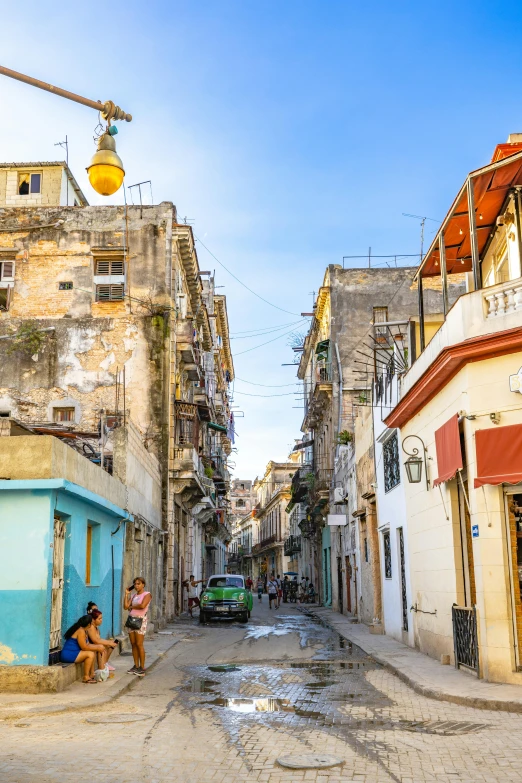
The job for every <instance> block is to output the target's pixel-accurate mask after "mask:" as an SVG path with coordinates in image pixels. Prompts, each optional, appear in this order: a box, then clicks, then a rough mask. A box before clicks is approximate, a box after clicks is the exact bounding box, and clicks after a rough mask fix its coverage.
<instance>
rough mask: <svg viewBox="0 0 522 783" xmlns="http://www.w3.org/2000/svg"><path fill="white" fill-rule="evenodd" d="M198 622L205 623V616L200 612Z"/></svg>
mask: <svg viewBox="0 0 522 783" xmlns="http://www.w3.org/2000/svg"><path fill="white" fill-rule="evenodd" d="M199 622H200V623H206V622H207V615H206V614H205V612H202V611H200V612H199Z"/></svg>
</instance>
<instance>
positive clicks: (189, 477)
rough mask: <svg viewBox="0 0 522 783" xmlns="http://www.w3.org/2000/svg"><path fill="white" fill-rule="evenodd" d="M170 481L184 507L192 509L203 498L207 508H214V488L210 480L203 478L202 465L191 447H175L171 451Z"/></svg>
mask: <svg viewBox="0 0 522 783" xmlns="http://www.w3.org/2000/svg"><path fill="white" fill-rule="evenodd" d="M170 476H171V479H173V483H174V492H175V494H179V495H180V498H181V500H182V502H183V503H185V505H188V506H189V507H190V508H193V507H194V506H195V505H197V504H200V503H201V501H202V499H203V498H208V501H207V504H206V505H207V506H209V507H210V508H213V507H214V502H215V496H216V488H215V486H214V482H213V481H212V479H209V478H208V477H207V476H205V472H204V467H203V463H202V461H201V459H200V457H199V456H198V453H197V451H196V449H195V448H194V446H192V445H181V446H175V447H174V449H173V451H172V460H171V470H170Z"/></svg>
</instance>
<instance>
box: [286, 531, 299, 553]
mask: <svg viewBox="0 0 522 783" xmlns="http://www.w3.org/2000/svg"><path fill="white" fill-rule="evenodd" d="M300 551H301V536H289V537H288V538H287V539H286V540H285V547H284V552H285V555H286V556H287V557H292V556H293V555H296V554H298V553H299V552H300Z"/></svg>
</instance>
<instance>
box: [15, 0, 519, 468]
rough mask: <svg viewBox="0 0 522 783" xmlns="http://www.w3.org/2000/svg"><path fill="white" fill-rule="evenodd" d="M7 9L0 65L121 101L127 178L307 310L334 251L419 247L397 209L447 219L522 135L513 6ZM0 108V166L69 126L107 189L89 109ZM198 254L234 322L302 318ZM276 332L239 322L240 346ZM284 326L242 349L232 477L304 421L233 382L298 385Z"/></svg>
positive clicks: (26, 104)
mask: <svg viewBox="0 0 522 783" xmlns="http://www.w3.org/2000/svg"><path fill="white" fill-rule="evenodd" d="M2 20H3V23H2V25H1V27H0V52H1V61H2V64H4V65H7V66H8V67H11V68H14V69H15V70H20V71H23V72H25V73H29V74H31V75H33V76H36V77H39V78H42V79H44V80H47V81H49V82H52V83H54V84H57V85H59V86H62V87H65V88H68V89H70V90H72V91H75V92H78V93H80V94H83V95H86V96H88V97H92V98H94V99H98V98H99V99H101V100H106V99H108V98H111V99H112V100H114V101H115V102H116V103H118V104H119V105H120V106H122V107H123V108H124V109H125V110H126V111H129V112H131V113H132V114H133V115H134V120H133V122H132V123H131V124H124V125H122V124H121V123H120V133H119V135H118V150H119V152H120V154H121V156H122V158H123V160H124V163H125V165H126V170H127V178H126V182H127V184H129V185H130V184H132V183H134V182H138V181H140V180H146V179H151V180H152V186H153V195H154V201H155V202H159V201H163V200H169V201H174V203H175V204H176V205H177V207H178V211H179V215H180V216H181V217H184V216H187V217H188V218H190V219H191V221H192V225H193V227H194V230H195V233H196V235H197V236H199V237H200V239H201V240H202V241H203V242H204V243H205V244H206V245H207V246H208V247H209V249H210V250H211V251H212V252H213V253H214V254H215V255H216V256H217V258H219V259H220V260H222V261H223V263H224V264H225V265H226V266H227V267H229V269H231V270H232V271H233V272H234V273H235V274H236V275H237V276H238V277H240V278H241V279H242V280H243V281H244V282H245V283H247V284H248V285H249V286H250V287H251V288H253V289H254V290H256V291H257V292H258V293H259V294H260V295H261V296H263V297H265V298H266V299H268V300H270V301H271V302H273V303H274V304H275V305H277V306H278V307H280V308H282V309H283V310H288V311H290V312H291V313H298V314H299V313H301V312H302V311H308V310H310V308H311V304H312V297H311V296H310V292H311V291H313V290H315V291H317V288H318V287H319V285H320V284H321V281H322V278H323V274H324V270H325V268H326V266H327V265H328V264H330V263H341V262H342V256H343V255H353V254H359V253H360V254H364V253H366V252H367V249H368V247H369V246H371V247H372V252H373V253H376V254H377V253H381V254H388V253H389V254H395V253H397V254H401V253H415V252H417V250H418V246H419V227H418V224H417V222H416V221H414V220H410V219H407V218H404V217H402V212H410V213H415V214H419V215H421V214H424V215H428V216H430V217H433V218H439V219H440V218H442V217H443V216H444V214H445V212H446V211H447V209H448V207H449V205H450V202H451V200H452V199H453V196H454V195H455V192H456V190H457V188H458V187H459V186H460V184H461V183H462V181H463V179H464V177H465V176H466V174H467V172H468V171H469V170H471V169H473V168H477V167H478V166H480V165H482V164H484V163H486V162H487V161H488V160H489V158H490V157H491V153H492V151H493V148H494V146H495V144H496V143H498V142H500V141H505V140H506V138H507V135H508V134H509V133H511V132H518V131H522V116H521V114H522V104H521V102H520V100H519V97H518V91H517V84H519V83H520V80H521V74H520V71H521V69H522V63H521V61H520V48H521V44H522V33H521V22H522V8H517V7H516V5H512V6H510V9H509V14H508V17H506V14H505V11H504V10H503V9H502V7H501V6H499V4H498V3H493V2H476V1H475V2H460V3H455V2H444V1H443V2H438V3H427V2H416V3H414V2H409V3H408V2H394V3H389V2H383V1H382V0H376V1H375V2H373V3H371V4H362V3H356V2H351V1H350V0H345V1H344V2H340V1H339V0H323V2H319V0H313V1H312V0H279V1H278V2H275V1H274V0H262V1H261V2H256V3H254V2H253V1H251V0H230V1H228V2H225V1H224V0H223V1H222V0H200V1H199V2H198V3H189V2H177V1H176V0H171V2H155V0H150V2H148V3H146V4H144V3H138V2H132V1H131V2H125V3H124V2H118V1H115V2H112V3H110V4H106V5H100V4H96V5H95V6H94V5H92V4H83V3H82V4H80V3H71V4H69V5H68V6H67V8H65V7H64V6H63V5H62V4H58V3H49V2H42V1H40V2H33V1H32V0H25V2H24V3H23V4H22V3H20V4H18V6H15V4H7V3H2ZM0 106H1V109H2V122H1V123H0V150H1V152H0V158H1V159H2V160H6V161H15V160H51V159H57V158H58V159H60V158H61V157H62V155H61V151H60V149H59V148H55V147H54V146H53V144H54V143H55V142H57V141H60V140H61V139H62V138H64V136H65V134H67V135H68V137H69V141H70V165H71V168H72V169H73V172H74V173H75V175H76V177H77V179H78V180H79V181H80V184H81V185H82V187H84V189H85V192H86V194H87V195H88V198H89V200H90V201H91V203H93V204H94V203H106V202H105V201H103V200H102V199H101V198H100V197H96V196H95V194H94V193H93V192H92V190H91V189H90V188H89V186H88V184H87V181H86V176H85V166H86V165H87V161H88V160H89V158H90V156H91V155H92V152H93V149H94V147H93V142H92V135H93V129H94V125H95V124H96V115H95V113H94V112H93V111H91V110H90V109H87V108H84V107H82V106H78V105H76V104H73V103H70V102H68V101H64V100H62V99H59V98H56V97H54V96H52V95H49V94H47V93H44V92H40V91H38V90H35V89H34V88H31V87H28V86H25V85H22V84H19V83H17V82H13V81H10V80H8V79H5V78H4V77H0ZM113 200H114V201H115V202H117V203H119V201H120V200H121V195H120V196H118V197H114V199H113ZM428 226H429V228H428V231H433V230H434V229H435V223H432V224H428ZM429 239H430V234H428V240H429ZM199 258H200V265H201V268H203V269H214V268H215V269H216V273H217V274H216V276H217V284H218V285H224V286H225V287H224V288H223V289H220V290H221V291H222V292H223V293H226V295H227V298H228V308H229V317H230V327H231V332H232V334H233V335H234V334H236V335H237V333H238V332H245V331H247V330H254V329H264V328H266V329H268V328H270V327H271V326H278V325H282V324H287V323H290V322H292V321H293V320H298V317H297V318H294V316H292V315H289V314H288V313H285V312H281V311H280V310H277V309H275V308H273V307H270V306H268V305H266V304H264V303H263V302H262V301H260V300H259V299H257V298H256V297H254V296H252V294H250V293H249V292H248V291H246V290H245V289H244V288H242V287H241V286H240V285H239V284H238V283H237V282H236V281H235V280H234V279H233V278H232V277H231V276H230V275H229V274H228V273H227V272H226V271H225V270H223V269H222V268H221V267H220V266H219V264H217V263H216V262H215V261H214V260H213V259H212V258H211V257H210V256H209V255H208V254H207V253H206V251H205V250H204V248H202V247H200V248H199ZM285 331H288V330H287V329H283V330H282V331H281V334H284V333H285ZM274 336H277V333H274V334H270V335H266V337H257V338H249V339H239V338H240V337H241V338H243V335H237V336H236V337H235V338H234V340H233V342H232V346H233V350H234V352H235V353H236V354H238V353H239V352H240V351H245V350H246V349H247V348H252V347H254V346H256V345H259V344H260V343H263V342H265V341H266V340H269V339H271V338H272V337H274ZM287 339H288V338H287V336H284V337H281V338H280V339H278V340H277V341H275V342H272V343H270V344H269V345H266V346H265V347H263V348H259V349H256V350H252V351H249V352H248V353H245V354H243V355H241V356H240V355H237V356H236V359H235V366H236V373H237V375H238V377H239V378H241V379H243V380H241V381H239V380H238V381H237V383H236V385H235V390H236V397H235V404H236V405H237V406H239V410H241V411H244V413H245V417H244V418H238V420H237V430H238V439H237V444H236V445H237V446H238V454H237V458H236V461H237V470H236V475H240V474H241V476H242V477H244V478H253V477H254V476H255V475H256V474H258V473H262V472H263V470H264V466H265V464H266V462H267V461H268V459H284V458H285V456H286V454H287V453H288V449H289V448H290V447H291V446H292V445H293V442H294V438H296V437H297V436H298V435H299V426H300V423H301V419H302V411H300V410H299V409H297V408H294V407H293V406H297V405H298V404H299V403H298V402H297V401H296V400H294V397H293V396H292V395H291V394H289V395H288V396H281V397H249V396H246V394H263V395H265V394H271V393H272V394H287V393H289V392H292V391H293V389H294V388H295V389H297V388H298V387H297V386H296V387H293V386H291V385H290V386H281V388H275V387H276V386H278V385H280V384H281V385H282V384H292V383H294V382H295V381H296V378H295V372H294V369H293V368H292V367H282V366H281V365H282V364H283V363H285V362H291V361H292V360H293V357H294V355H293V353H292V351H291V350H290V348H289V347H288V345H287ZM245 381H249V382H250V383H246V382H245ZM254 383H256V384H266V385H268V384H270V385H273V386H274V388H271V387H270V388H269V387H268V386H254V385H252V384H254Z"/></svg>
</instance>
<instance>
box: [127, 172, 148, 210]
mask: <svg viewBox="0 0 522 783" xmlns="http://www.w3.org/2000/svg"><path fill="white" fill-rule="evenodd" d="M142 185H149V186H150V203H151V204H154V199H153V197H152V182H151V181H150V179H145V180H143V182H136V183H135V184H134V185H129V186H128V188H127V190H132V188H138V193H139V195H140V220H141V219H142V217H143V200H142V198H141V186H142ZM131 199H132V203H133V204H134V198H133V194H132V193H131Z"/></svg>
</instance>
